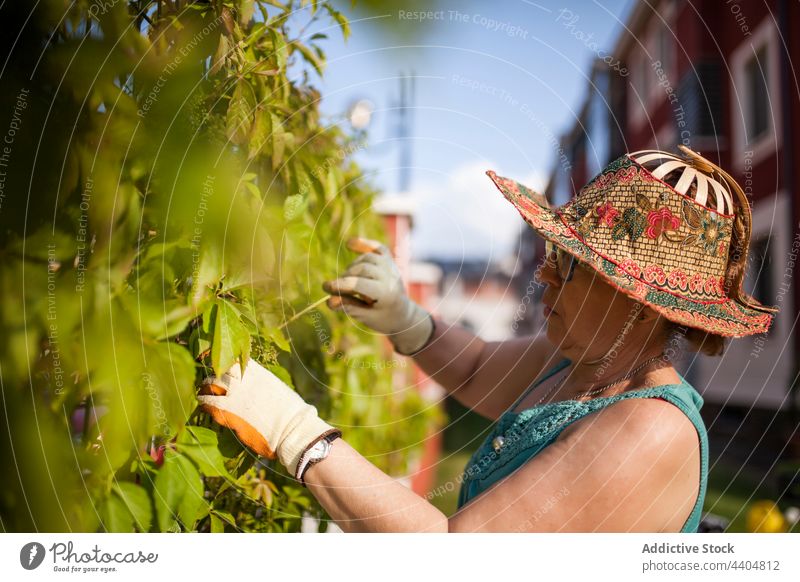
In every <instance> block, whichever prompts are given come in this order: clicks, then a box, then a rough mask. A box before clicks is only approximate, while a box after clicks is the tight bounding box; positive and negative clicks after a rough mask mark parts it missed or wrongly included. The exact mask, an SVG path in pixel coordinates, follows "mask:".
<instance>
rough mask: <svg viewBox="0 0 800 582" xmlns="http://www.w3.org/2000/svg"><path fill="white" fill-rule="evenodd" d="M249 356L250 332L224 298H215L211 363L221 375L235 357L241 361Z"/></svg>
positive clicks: (218, 374)
mask: <svg viewBox="0 0 800 582" xmlns="http://www.w3.org/2000/svg"><path fill="white" fill-rule="evenodd" d="M249 356H250V334H249V333H248V332H247V328H246V327H245V326H244V324H243V323H242V321H241V319H240V318H239V314H238V313H237V311H236V310H235V309H234V308H233V307H231V305H229V304H228V302H227V301H226V300H224V299H218V300H217V310H216V316H215V318H214V341H213V343H212V345H211V365H212V366H213V368H214V373H215V374H216V375H217V376H221V375H222V374H224V373H225V372H227V371H228V369H229V368H230V367H231V366H233V364H234V362H235V361H236V359H237V358H241V363H242V365H244V363H245V362H246V361H247V358H248V357H249Z"/></svg>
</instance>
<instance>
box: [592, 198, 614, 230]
mask: <svg viewBox="0 0 800 582" xmlns="http://www.w3.org/2000/svg"><path fill="white" fill-rule="evenodd" d="M594 213H595V215H596V216H597V225H598V226H600V225H601V224H605V225H606V226H612V227H613V226H614V225H615V224H616V223H617V220H618V219H619V210H617V209H616V208H614V204H612V203H611V202H610V201H609V202H606V203H605V204H601V205H599V206H597V207H595V209H594Z"/></svg>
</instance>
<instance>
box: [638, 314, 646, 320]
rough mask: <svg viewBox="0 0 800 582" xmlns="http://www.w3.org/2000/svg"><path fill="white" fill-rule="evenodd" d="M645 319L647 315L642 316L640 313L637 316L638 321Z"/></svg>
mask: <svg viewBox="0 0 800 582" xmlns="http://www.w3.org/2000/svg"><path fill="white" fill-rule="evenodd" d="M646 318H647V315H646V314H644V313H642V314H641V315H639V317H638V318H637V319H638V320H639V321H644V320H645V319H646Z"/></svg>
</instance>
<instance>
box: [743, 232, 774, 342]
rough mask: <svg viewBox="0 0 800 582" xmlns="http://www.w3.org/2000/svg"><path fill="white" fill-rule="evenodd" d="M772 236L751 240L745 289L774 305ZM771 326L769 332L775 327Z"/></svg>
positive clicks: (759, 299) (762, 300) (763, 302)
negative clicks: (771, 255) (771, 254)
mask: <svg viewBox="0 0 800 582" xmlns="http://www.w3.org/2000/svg"><path fill="white" fill-rule="evenodd" d="M769 251H770V237H769V236H760V237H758V238H754V239H753V240H752V241H751V242H750V261H749V263H750V264H749V265H748V269H747V274H746V276H745V281H744V289H745V291H747V292H748V293H750V295H752V296H753V298H755V299H756V300H757V301H758V302H759V303H761V304H762V305H774V304H775V293H774V289H773V284H772V269H773V265H772V260H771V258H770V252H769ZM774 327H775V326H774V325H772V326H770V330H769V332H767V333H768V334H769V333H771V331H772V330H773V329H774Z"/></svg>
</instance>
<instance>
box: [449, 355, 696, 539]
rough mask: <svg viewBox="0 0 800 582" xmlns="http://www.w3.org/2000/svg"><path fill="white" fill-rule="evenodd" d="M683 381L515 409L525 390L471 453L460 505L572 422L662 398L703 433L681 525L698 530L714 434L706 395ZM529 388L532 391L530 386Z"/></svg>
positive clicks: (689, 530)
mask: <svg viewBox="0 0 800 582" xmlns="http://www.w3.org/2000/svg"><path fill="white" fill-rule="evenodd" d="M570 363H571V362H570V360H569V359H568V358H564V359H563V360H561V362H559V363H558V364H556V365H555V366H554V367H553V368H551V369H550V371H549V372H548V373H547V374H546V375H545V376H544V377H542V379H541V380H539V381H538V382H536V384H535V385H534V386H533V387H534V388H535V387H536V386H538V385H539V384H541V383H542V382H544V381H545V380H546V379H547V378H549V377H550V376H552V375H553V374H555V373H557V372H558V371H559V370H561V369H563V368H565V367H566V366H568V365H569V364H570ZM678 376H679V377H680V379H681V383H680V384H664V385H661V386H653V387H651V388H642V389H640V390H630V391H628V392H623V393H621V394H616V395H613V396H607V397H604V398H595V399H592V400H588V401H585V402H579V401H577V400H563V401H556V402H548V403H546V404H542V405H539V406H534V407H532V408H527V409H525V410H522V411H519V412H513V411H514V408H515V407H516V406H517V404H518V403H519V402H520V401H521V400H522V398H523V397H524V396H525V394H523V395H522V396H520V398H518V399H517V401H516V402H515V403H514V404H512V405H511V406H510V407H509V409H508V411H506V412H505V413H503V415H502V416H501V417H500V418H499V419H498V420H497V422H496V423H495V424H494V426H493V428H492V430H491V431H490V432H489V435H488V436H487V437H486V439H485V440H484V441H483V443H482V444H481V446H480V447H478V450H477V451H475V453H474V454H473V455H472V457H471V458H470V460H469V462H468V463H467V466H466V467H465V469H464V473H463V474H462V475H461V489H460V491H459V495H458V508H459V509H460V508H461V507H463V506H464V505H465V504H466V503H467V502H468V501H469V500H471V499H472V498H474V497H476V496H477V495H479V494H481V493H482V492H484V491H485V490H486V489H488V488H489V487H490V486H491V485H492V484H494V483H495V482H497V481H499V480H500V479H503V478H504V477H506V476H507V475H510V474H511V473H513V472H514V471H515V470H516V469H518V468H519V467H521V466H522V465H524V464H525V463H526V462H528V461H530V460H531V459H532V458H534V457H535V456H536V455H538V454H539V453H540V452H541V451H542V450H543V449H544V448H545V447H546V446H547V445H549V444H550V443H552V442H553V441H555V440H556V438H557V437H558V435H559V434H561V432H562V431H563V430H564V429H565V428H566V427H567V426H569V425H570V424H571V423H573V422H575V421H576V420H578V419H580V418H582V417H584V416H586V415H587V414H591V413H592V412H595V411H597V410H600V409H601V408H603V407H605V406H608V405H610V404H612V403H614V402H617V401H618V400H622V399H623V398H661V399H663V400H667V401H668V402H671V403H672V404H674V405H675V406H677V407H678V408H680V409H681V410H682V411H683V412H684V413H685V414H686V416H688V417H689V420H691V421H692V423H693V424H694V426H695V428H696V429H697V433H698V435H699V437H700V492H699V493H698V495H697V501H696V502H695V504H694V508H693V509H692V513H691V514H690V515H689V517H688V518H687V519H686V523H684V525H683V527H682V528H681V533H696V532H697V528H698V526H699V525H700V518H701V513H702V510H703V501H704V500H705V496H706V484H707V480H708V434H707V432H706V427H705V424H704V423H703V419H702V417H701V416H700V409H701V408H702V406H703V398H702V396H700V394H699V393H698V392H697V391H696V390H695V389H694V388H693V387H692V386H691V384H689V383H688V382H687V381H686V379H685V378H684V377H683V376H681V375H680V374H678ZM526 394H527V391H526ZM498 435H503V438H504V439H505V441H504V443H503V446H502V447H501V448H500V450H499V452H496V451H495V450H494V448H493V446H492V441H493V440H494V438H495V437H496V436H498Z"/></svg>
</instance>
